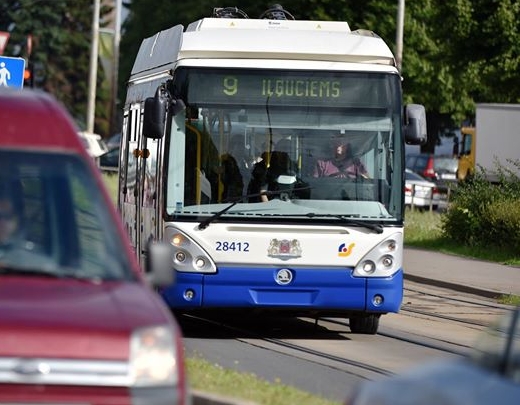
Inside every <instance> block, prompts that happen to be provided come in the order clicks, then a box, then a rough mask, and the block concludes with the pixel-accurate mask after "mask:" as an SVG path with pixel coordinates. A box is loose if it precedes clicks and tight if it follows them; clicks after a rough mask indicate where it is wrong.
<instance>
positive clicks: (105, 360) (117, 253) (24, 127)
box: [0, 89, 191, 405]
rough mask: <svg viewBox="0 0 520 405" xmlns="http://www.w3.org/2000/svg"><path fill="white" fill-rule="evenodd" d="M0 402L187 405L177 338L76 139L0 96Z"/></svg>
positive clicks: (37, 112) (47, 111) (153, 282)
mask: <svg viewBox="0 0 520 405" xmlns="http://www.w3.org/2000/svg"><path fill="white" fill-rule="evenodd" d="M0 122H1V123H2V124H1V125H2V130H1V131H0V403H1V404H53V405H59V404H69V405H70V404H92V405H96V404H98V405H101V404H103V405H108V404H113V405H116V404H117V405H119V404H121V405H122V404H157V405H158V404H170V405H185V404H189V403H190V402H191V397H190V394H189V392H188V386H187V381H186V376H185V369H184V360H183V346H182V337H181V331H180V329H179V326H178V324H177V323H176V321H175V318H174V317H173V316H172V314H171V312H170V311H169V310H168V309H167V307H166V306H165V304H164V303H163V301H162V299H161V297H160V296H159V295H158V294H157V293H156V292H155V291H154V289H153V288H152V287H159V286H162V285H168V284H169V283H170V282H172V281H173V280H172V277H173V276H172V274H173V273H172V269H171V267H170V263H169V259H168V256H169V251H168V249H169V248H168V247H165V246H164V245H161V244H159V243H157V244H155V243H151V244H150V246H149V259H150V260H149V266H148V268H147V269H146V270H147V273H146V274H145V273H143V271H142V270H141V269H140V267H139V265H138V263H137V262H136V259H135V255H134V254H133V252H132V251H131V249H130V244H129V241H128V240H127V235H126V231H125V230H124V229H123V227H122V225H121V223H120V217H119V215H117V212H116V209H115V206H114V204H113V202H112V200H111V199H110V196H109V195H108V193H107V191H106V189H105V186H104V182H103V179H102V177H101V175H100V172H99V169H98V168H97V167H96V166H95V163H94V160H93V159H92V158H91V157H90V156H89V155H88V153H87V151H86V150H85V148H84V146H83V144H82V142H81V140H80V138H79V136H78V129H77V128H76V127H75V125H74V123H73V122H72V120H71V119H70V117H69V115H68V113H67V112H66V110H65V109H64V108H63V107H62V106H61V105H60V104H59V103H58V102H57V101H56V100H55V99H54V98H52V97H51V96H49V95H48V94H46V93H42V92H35V91H31V90H16V91H10V90H9V89H6V90H2V91H0Z"/></svg>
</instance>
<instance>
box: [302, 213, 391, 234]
mask: <svg viewBox="0 0 520 405" xmlns="http://www.w3.org/2000/svg"><path fill="white" fill-rule="evenodd" d="M304 216H306V217H309V218H316V217H325V218H337V219H340V220H341V223H342V224H344V225H355V226H362V227H365V228H368V229H370V230H371V231H374V232H375V233H383V226H382V225H381V224H374V223H372V222H369V221H364V220H361V219H354V218H352V217H351V216H350V215H341V214H316V213H314V212H309V213H307V214H305V215H304Z"/></svg>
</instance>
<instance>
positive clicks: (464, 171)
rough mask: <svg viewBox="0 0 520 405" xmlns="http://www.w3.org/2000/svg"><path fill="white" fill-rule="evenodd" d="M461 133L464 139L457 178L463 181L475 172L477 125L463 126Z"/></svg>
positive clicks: (461, 144)
mask: <svg viewBox="0 0 520 405" xmlns="http://www.w3.org/2000/svg"><path fill="white" fill-rule="evenodd" d="M460 133H461V135H462V139H461V141H460V152H459V167H458V169H457V180H459V181H462V180H465V179H467V178H468V177H470V176H472V175H473V174H474V173H475V144H476V138H475V134H476V131H475V127H462V128H461V129H460Z"/></svg>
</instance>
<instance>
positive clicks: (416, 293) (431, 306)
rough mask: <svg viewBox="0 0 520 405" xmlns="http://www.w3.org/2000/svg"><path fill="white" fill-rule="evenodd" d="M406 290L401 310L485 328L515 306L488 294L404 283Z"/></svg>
mask: <svg viewBox="0 0 520 405" xmlns="http://www.w3.org/2000/svg"><path fill="white" fill-rule="evenodd" d="M404 294H405V298H404V300H403V305H402V306H401V309H400V312H401V313H408V314H414V315H420V316H424V317H429V318H432V319H442V320H444V321H450V322H456V323H459V324H464V325H467V326H469V327H476V328H478V329H483V328H486V327H487V326H488V325H489V323H490V322H491V321H492V320H493V319H495V318H497V317H499V316H501V315H503V314H504V313H505V312H506V311H509V310H512V307H511V306H508V305H504V304H499V303H497V302H494V301H491V300H490V299H487V298H483V297H478V296H473V295H469V294H462V293H455V292H453V291H451V290H446V289H436V290H433V289H431V288H429V289H428V290H427V289H425V288H424V287H420V286H418V287H409V286H405V288H404Z"/></svg>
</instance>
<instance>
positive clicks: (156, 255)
mask: <svg viewBox="0 0 520 405" xmlns="http://www.w3.org/2000/svg"><path fill="white" fill-rule="evenodd" d="M145 270H146V279H147V281H148V283H149V284H150V285H151V286H154V287H167V286H170V285H172V284H173V283H174V282H175V269H174V268H173V261H172V247H171V245H170V244H169V243H167V242H152V241H151V242H150V243H148V257H147V263H146V269H145Z"/></svg>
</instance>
